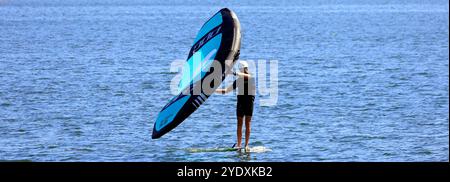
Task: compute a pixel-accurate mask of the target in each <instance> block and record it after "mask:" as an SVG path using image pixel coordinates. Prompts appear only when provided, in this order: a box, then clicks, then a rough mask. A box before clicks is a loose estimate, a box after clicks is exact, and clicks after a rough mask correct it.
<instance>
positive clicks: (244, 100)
mask: <svg viewBox="0 0 450 182" xmlns="http://www.w3.org/2000/svg"><path fill="white" fill-rule="evenodd" d="M254 101H255V96H253V95H238V97H237V107H236V115H237V116H238V117H243V116H252V115H253V102H254Z"/></svg>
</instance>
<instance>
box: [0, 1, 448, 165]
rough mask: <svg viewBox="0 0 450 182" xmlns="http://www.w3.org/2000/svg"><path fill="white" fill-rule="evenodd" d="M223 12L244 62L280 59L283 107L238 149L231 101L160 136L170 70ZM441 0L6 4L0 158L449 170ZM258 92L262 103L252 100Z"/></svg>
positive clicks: (212, 104) (264, 117)
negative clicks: (233, 21) (237, 27)
mask: <svg viewBox="0 0 450 182" xmlns="http://www.w3.org/2000/svg"><path fill="white" fill-rule="evenodd" d="M223 7H229V8H230V9H232V10H234V11H235V12H236V14H237V15H238V17H239V18H240V21H241V26H242V33H243V39H242V49H241V59H250V60H260V59H266V60H269V59H273V60H278V71H279V74H278V76H279V77H278V86H279V88H278V102H277V104H276V105H275V106H262V105H261V104H259V103H257V104H256V106H255V113H254V116H253V121H252V136H251V142H250V145H251V146H264V147H265V148H269V149H270V150H269V151H265V152H261V153H250V154H241V153H237V152H195V153H193V152H190V151H189V150H187V149H190V148H200V149H209V148H215V147H228V146H231V145H232V144H233V143H235V132H236V131H235V130H236V116H235V107H236V106H235V105H236V98H235V97H236V96H235V95H232V94H231V95H213V96H211V97H210V98H209V99H208V100H207V101H206V103H205V104H203V105H202V106H201V107H200V108H199V109H198V110H197V111H196V112H195V113H194V114H193V115H191V116H190V117H189V118H188V119H187V120H186V121H185V122H183V123H182V124H181V125H180V126H178V127H177V128H176V129H175V130H173V131H172V132H170V133H168V134H167V135H165V136H163V137H162V138H161V139H158V140H152V139H151V129H152V128H153V124H154V121H155V119H156V116H157V114H158V112H159V111H160V110H161V108H162V107H163V106H164V105H165V104H166V103H167V102H168V101H169V99H170V98H171V97H172V96H173V95H171V93H170V87H169V84H170V82H171V80H172V79H173V78H174V76H175V75H176V74H177V73H174V72H171V71H170V69H169V68H170V64H171V62H172V61H173V60H176V59H186V57H187V53H188V51H189V49H190V46H191V45H192V43H193V41H194V38H195V35H196V34H197V31H198V30H199V29H200V27H201V25H202V24H203V23H204V22H205V21H206V20H207V19H208V18H209V17H211V16H212V15H213V14H214V13H215V12H217V11H218V10H220V9H221V8H223ZM448 7H449V5H448V1H388V0H385V1H383V0H375V1H354V0H353V1H352V0H351V1H325V0H319V1H314V0H308V1H294V0H292V1H291V0H287V1H280V0H277V1H269V0H263V1H255V2H249V1H219V2H203V1H182V0H163V1H152V2H148V1H143V0H140V1H133V2H129V1H126V0H113V1H100V0H93V1H92V0H89V1H88V0H82V1H75V0H68V1H57V0H40V1H37V0H17V1H13V0H0V160H6V161H10V160H29V161H448V160H449V148H448V147H449V113H448V111H449V89H448V88H449V85H448V83H449V71H448V70H449V47H448V46H449V18H448V13H449V11H448ZM258 98H260V97H257V100H258Z"/></svg>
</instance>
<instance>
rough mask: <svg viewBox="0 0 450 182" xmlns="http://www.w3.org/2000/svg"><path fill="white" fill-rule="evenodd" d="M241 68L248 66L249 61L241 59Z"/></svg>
mask: <svg viewBox="0 0 450 182" xmlns="http://www.w3.org/2000/svg"><path fill="white" fill-rule="evenodd" d="M239 68H248V63H247V61H239Z"/></svg>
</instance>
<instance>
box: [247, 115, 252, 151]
mask: <svg viewBox="0 0 450 182" xmlns="http://www.w3.org/2000/svg"><path fill="white" fill-rule="evenodd" d="M251 121H252V116H245V150H248V149H249V148H248V141H249V139H250V131H251V126H250V124H251Z"/></svg>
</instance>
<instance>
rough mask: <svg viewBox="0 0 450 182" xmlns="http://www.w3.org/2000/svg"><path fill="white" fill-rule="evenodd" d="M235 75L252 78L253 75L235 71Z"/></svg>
mask: <svg viewBox="0 0 450 182" xmlns="http://www.w3.org/2000/svg"><path fill="white" fill-rule="evenodd" d="M234 75H236V76H238V77H241V78H251V77H252V75H251V74H247V73H242V72H236V73H234Z"/></svg>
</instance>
